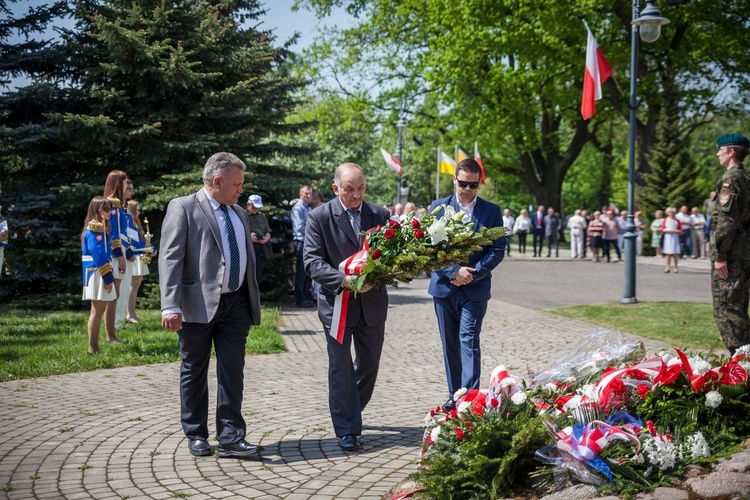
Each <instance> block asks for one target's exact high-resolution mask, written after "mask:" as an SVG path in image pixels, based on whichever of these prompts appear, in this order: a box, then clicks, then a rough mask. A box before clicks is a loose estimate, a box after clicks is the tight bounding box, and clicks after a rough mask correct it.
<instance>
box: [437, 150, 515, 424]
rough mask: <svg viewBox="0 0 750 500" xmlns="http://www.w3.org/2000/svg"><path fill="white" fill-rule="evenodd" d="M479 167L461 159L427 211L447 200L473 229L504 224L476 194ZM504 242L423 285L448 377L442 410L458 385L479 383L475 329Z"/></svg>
mask: <svg viewBox="0 0 750 500" xmlns="http://www.w3.org/2000/svg"><path fill="white" fill-rule="evenodd" d="M481 172H482V170H481V167H480V166H479V164H478V163H477V162H476V161H475V160H474V159H472V158H466V159H464V160H461V161H460V162H459V163H458V165H456V173H455V175H454V176H453V184H454V185H455V187H456V190H455V194H454V195H451V196H449V197H447V198H443V199H441V200H436V201H434V202H433V203H432V205H431V206H430V210H429V212H430V213H432V211H433V210H434V209H435V208H436V207H438V206H440V205H445V206H451V207H453V209H454V210H455V211H456V213H459V212H463V214H464V220H465V221H471V222H473V223H474V226H473V229H474V230H475V231H476V230H479V229H480V228H482V227H487V228H493V227H502V225H503V216H502V210H500V207H499V206H497V205H495V204H494V203H490V202H489V201H486V200H483V199H482V198H480V197H478V196H477V189H478V188H479V181H480V179H481V175H482V174H481ZM437 216H438V217H440V216H442V213H440V212H439V213H438V214H437ZM505 244H506V238H505V237H504V236H503V237H500V238H497V239H496V240H494V241H493V242H492V244H491V245H487V246H485V247H483V248H482V250H481V251H479V252H475V253H474V254H472V255H471V256H470V257H469V261H468V262H467V263H466V264H465V265H464V264H454V265H453V266H450V267H446V268H443V269H440V270H439V271H437V272H435V273H433V274H432V278H431V279H430V286H429V288H428V290H427V291H428V292H429V294H430V295H432V297H433V301H434V303H435V313H436V315H437V320H438V327H439V329H440V339H441V340H442V342H443V357H444V359H445V374H446V376H447V378H448V394H449V397H448V401H446V402H445V404H444V405H443V408H445V409H446V410H453V409H455V402H454V400H453V395H454V394H455V393H456V391H458V390H459V389H461V388H462V387H465V388H467V389H476V388H478V387H479V376H480V374H481V368H482V358H481V351H480V348H479V333H480V331H481V329H482V320H483V319H484V314H485V312H487V301H488V300H489V299H490V285H491V277H492V274H491V272H492V270H493V269H495V267H497V265H498V264H500V261H502V260H503V256H504V255H505Z"/></svg>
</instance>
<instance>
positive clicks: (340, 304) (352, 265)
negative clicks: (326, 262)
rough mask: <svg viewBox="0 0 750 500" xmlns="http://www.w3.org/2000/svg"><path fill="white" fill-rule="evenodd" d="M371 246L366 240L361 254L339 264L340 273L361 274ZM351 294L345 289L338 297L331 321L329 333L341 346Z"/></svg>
mask: <svg viewBox="0 0 750 500" xmlns="http://www.w3.org/2000/svg"><path fill="white" fill-rule="evenodd" d="M369 247H370V246H369V245H368V244H367V240H365V248H363V249H362V250H360V251H359V252H357V253H355V254H354V255H351V256H350V257H349V258H348V259H346V260H345V261H343V262H342V263H341V264H339V271H341V272H342V273H344V274H346V275H347V276H351V275H353V274H360V273H361V272H362V269H364V268H365V265H366V264H367V259H368V258H369V251H368V249H369ZM350 295H351V292H350V291H349V290H346V289H343V290H342V291H341V292H339V294H338V295H337V296H336V301H335V302H334V304H333V319H332V321H331V329H330V331H329V332H328V333H329V335H330V336H331V337H333V338H334V339H336V341H337V342H338V343H339V344H343V343H344V331H345V330H346V315H347V312H348V311H349V296H350Z"/></svg>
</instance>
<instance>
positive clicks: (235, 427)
mask: <svg viewBox="0 0 750 500" xmlns="http://www.w3.org/2000/svg"><path fill="white" fill-rule="evenodd" d="M249 330H250V306H249V303H248V300H247V286H246V285H243V286H242V287H241V288H240V289H239V290H238V291H236V292H234V293H229V294H224V295H222V296H221V301H220V303H219V310H218V311H217V313H216V316H215V317H214V318H213V319H212V320H211V322H209V323H185V322H183V324H182V330H180V331H178V332H177V335H178V338H179V341H180V356H181V357H182V365H181V367H180V402H181V414H180V419H181V421H182V430H183V431H184V432H185V436H187V437H188V439H197V438H202V439H208V367H209V361H210V359H211V346H212V345H213V347H214V348H215V349H216V378H217V392H216V437H217V438H218V440H219V443H220V444H230V443H235V442H237V441H239V440H240V439H243V438H244V437H245V429H246V427H245V419H244V418H243V417H242V392H243V388H244V370H245V342H246V340H247V334H248V331H249Z"/></svg>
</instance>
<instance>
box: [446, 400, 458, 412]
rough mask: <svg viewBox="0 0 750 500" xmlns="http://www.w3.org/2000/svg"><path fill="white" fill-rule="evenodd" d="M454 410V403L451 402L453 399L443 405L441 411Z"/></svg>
mask: <svg viewBox="0 0 750 500" xmlns="http://www.w3.org/2000/svg"><path fill="white" fill-rule="evenodd" d="M455 409H456V402H455V401H453V398H450V399H449V400H448V401H446V402H445V403H443V410H445V411H451V410H455Z"/></svg>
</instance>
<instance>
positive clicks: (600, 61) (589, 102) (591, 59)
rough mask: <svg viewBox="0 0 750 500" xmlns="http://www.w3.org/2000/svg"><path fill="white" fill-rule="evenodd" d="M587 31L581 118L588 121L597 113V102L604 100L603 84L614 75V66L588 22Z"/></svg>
mask: <svg viewBox="0 0 750 500" xmlns="http://www.w3.org/2000/svg"><path fill="white" fill-rule="evenodd" d="M583 24H584V25H586V31H587V32H588V34H589V38H588V43H587V44H586V69H585V71H584V72H583V99H582V101H581V116H582V117H583V119H584V120H588V119H589V118H591V117H592V116H594V113H596V101H598V100H599V99H601V98H602V83H604V82H605V81H607V78H609V76H610V75H611V74H612V66H610V65H609V61H607V58H606V57H604V52H602V49H601V47H599V44H598V43H596V39H595V38H594V35H593V34H592V33H591V30H590V29H589V25H588V24H586V21H584V22H583Z"/></svg>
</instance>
